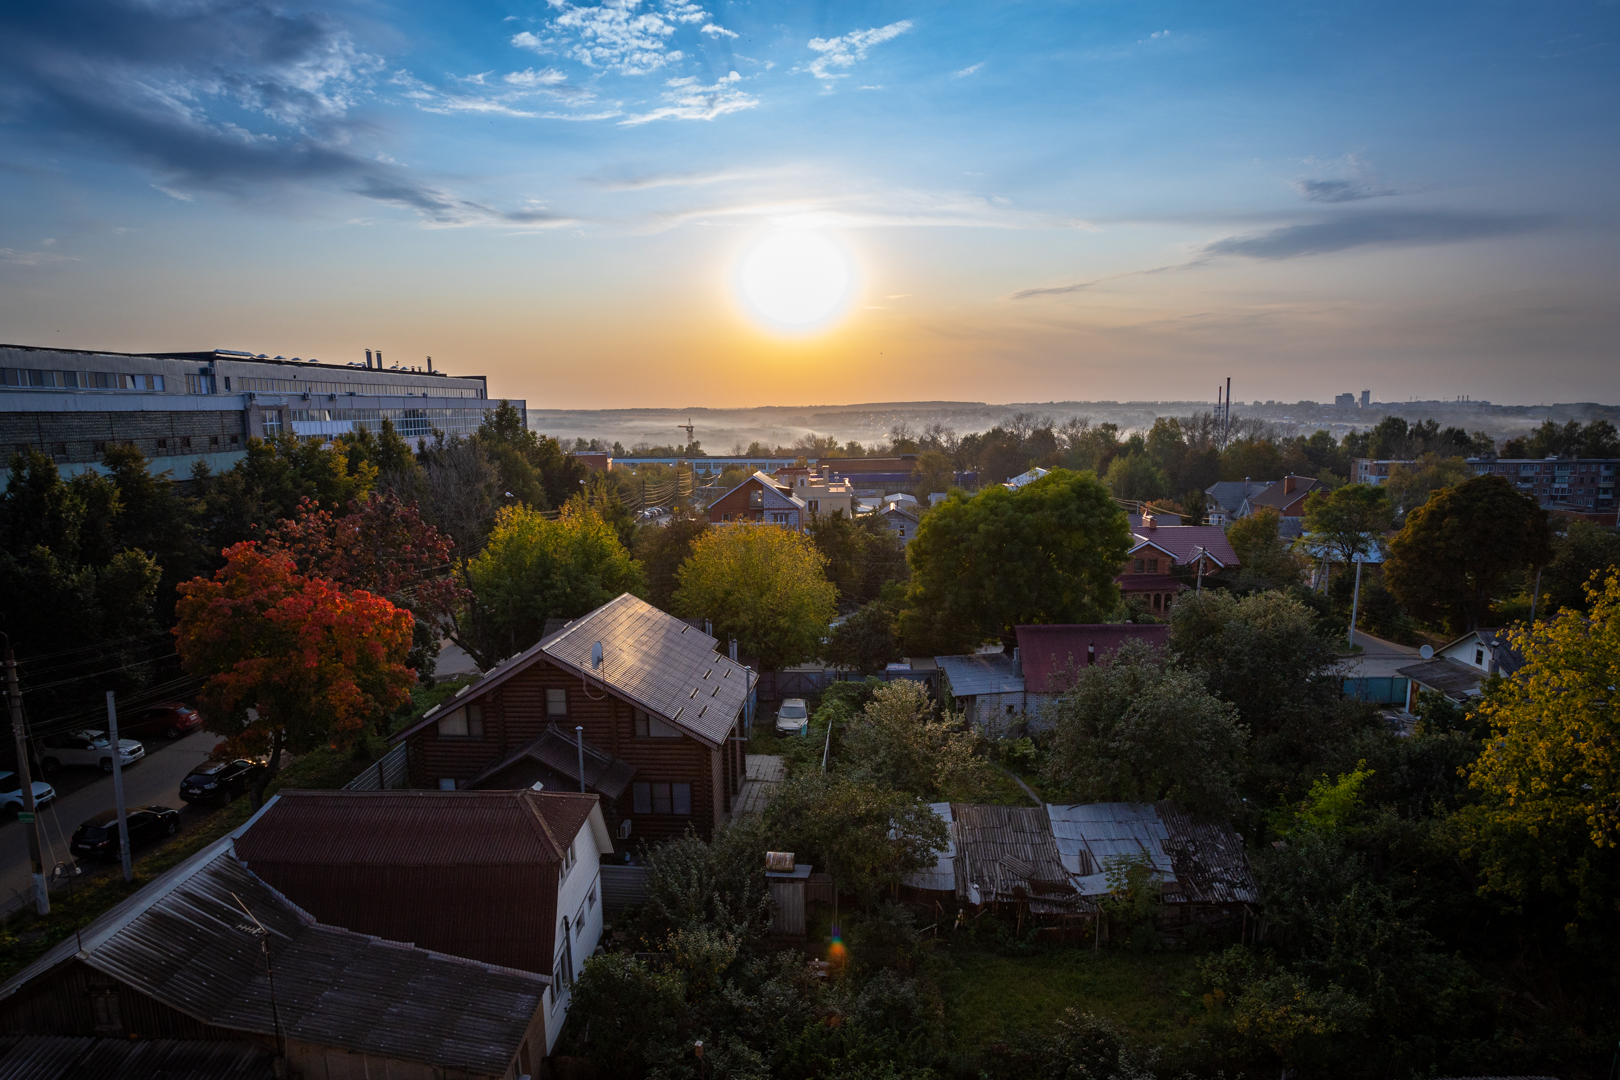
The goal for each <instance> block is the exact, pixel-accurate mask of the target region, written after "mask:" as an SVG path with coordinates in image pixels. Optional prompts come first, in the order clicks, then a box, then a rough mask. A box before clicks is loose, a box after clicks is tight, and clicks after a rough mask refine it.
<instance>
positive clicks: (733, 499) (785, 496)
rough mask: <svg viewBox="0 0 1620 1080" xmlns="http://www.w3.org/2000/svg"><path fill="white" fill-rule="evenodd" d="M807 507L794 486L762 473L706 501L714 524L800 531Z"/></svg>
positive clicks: (806, 515)
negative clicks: (775, 527) (778, 526)
mask: <svg viewBox="0 0 1620 1080" xmlns="http://www.w3.org/2000/svg"><path fill="white" fill-rule="evenodd" d="M809 517H810V506H809V504H808V503H807V502H806V501H805V500H804V499H801V498H800V497H799V496H797V495H795V494H794V493H793V489H792V488H790V487H788V486H787V485H786V484H782V483H778V482H777V481H776V480H774V479H772V478H771V477H770V476H768V475H766V474H765V473H762V472H756V473H755V474H754V475H753V476H750V477H749V478H748V479H746V480H744V481H743V482H742V483H740V484H738V485H737V486H736V487H734V488H732V489H731V490H730V491H728V492H726V493H725V494H724V495H722V496H720V497H719V498H718V499H716V500H714V502H712V503H710V504H709V520H710V521H711V522H713V523H714V524H716V525H729V524H733V523H736V522H744V523H746V522H754V523H757V524H761V525H780V526H782V527H783V528H787V529H793V530H796V531H797V530H802V529H803V528H804V526H805V523H806V522H807V521H808V520H809Z"/></svg>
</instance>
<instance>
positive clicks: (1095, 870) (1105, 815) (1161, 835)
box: [1046, 802, 1175, 896]
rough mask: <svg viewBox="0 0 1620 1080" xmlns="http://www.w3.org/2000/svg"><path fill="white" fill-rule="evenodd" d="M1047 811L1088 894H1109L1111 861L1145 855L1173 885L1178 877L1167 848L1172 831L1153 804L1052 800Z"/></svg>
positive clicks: (1062, 853) (1062, 852)
mask: <svg viewBox="0 0 1620 1080" xmlns="http://www.w3.org/2000/svg"><path fill="white" fill-rule="evenodd" d="M1046 813H1047V816H1048V818H1049V819H1050V821H1051V828H1052V836H1053V838H1054V841H1055V843H1056V845H1057V849H1058V854H1059V857H1060V858H1061V859H1062V861H1063V868H1064V869H1065V870H1067V871H1068V872H1069V873H1071V874H1073V875H1074V880H1075V885H1076V887H1077V888H1078V889H1079V891H1080V893H1081V894H1082V895H1084V896H1102V895H1105V894H1106V893H1107V892H1108V867H1109V864H1110V863H1112V862H1114V861H1115V860H1117V859H1121V858H1128V857H1134V856H1140V855H1146V856H1147V858H1148V861H1149V862H1150V863H1151V864H1152V866H1153V869H1154V870H1155V871H1157V872H1158V873H1160V874H1163V875H1164V876H1165V879H1166V887H1167V888H1168V886H1169V883H1170V882H1171V881H1173V879H1174V877H1175V867H1174V866H1173V865H1172V864H1171V861H1170V856H1169V855H1167V854H1166V853H1165V850H1164V842H1165V840H1167V839H1168V838H1169V835H1170V834H1169V831H1168V830H1166V829H1165V827H1164V822H1162V821H1160V820H1159V815H1158V813H1157V812H1155V810H1154V808H1153V805H1152V804H1151V803H1124V802H1109V803H1077V804H1072V805H1068V806H1062V805H1057V804H1053V803H1048V804H1047V806H1046Z"/></svg>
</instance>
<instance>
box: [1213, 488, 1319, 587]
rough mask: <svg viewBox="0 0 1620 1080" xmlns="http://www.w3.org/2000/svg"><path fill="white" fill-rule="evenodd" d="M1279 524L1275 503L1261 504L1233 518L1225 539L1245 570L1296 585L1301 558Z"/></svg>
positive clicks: (1275, 580)
mask: <svg viewBox="0 0 1620 1080" xmlns="http://www.w3.org/2000/svg"><path fill="white" fill-rule="evenodd" d="M1281 525H1282V515H1281V514H1279V513H1278V512H1277V509H1276V507H1272V506H1262V507H1261V508H1260V509H1259V510H1257V511H1255V512H1254V513H1252V514H1250V515H1249V516H1248V517H1242V518H1238V519H1237V520H1236V521H1234V522H1232V524H1231V525H1230V526H1228V528H1227V530H1226V539H1227V540H1228V541H1229V542H1230V543H1231V545H1232V550H1233V551H1234V552H1236V553H1237V557H1238V561H1239V562H1240V563H1241V564H1242V568H1243V571H1244V572H1245V573H1248V574H1252V575H1254V576H1255V577H1258V578H1260V579H1262V580H1263V581H1267V582H1270V583H1272V584H1274V585H1281V586H1287V585H1297V584H1298V583H1299V578H1300V573H1301V570H1302V567H1301V565H1300V558H1299V556H1298V555H1296V554H1294V552H1293V550H1292V549H1291V548H1290V547H1289V545H1288V542H1287V541H1285V540H1284V539H1283V538H1282V535H1281V532H1280V527H1281Z"/></svg>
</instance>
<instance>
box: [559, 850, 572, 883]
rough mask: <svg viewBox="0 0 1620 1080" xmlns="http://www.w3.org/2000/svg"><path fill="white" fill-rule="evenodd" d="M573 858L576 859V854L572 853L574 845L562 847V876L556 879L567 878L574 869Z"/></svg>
mask: <svg viewBox="0 0 1620 1080" xmlns="http://www.w3.org/2000/svg"><path fill="white" fill-rule="evenodd" d="M575 859H576V856H575V854H574V845H573V844H569V845H568V846H567V847H566V848H564V849H563V861H562V877H561V878H560V879H558V880H560V881H567V880H568V875H569V874H570V873H571V872H572V871H573V869H574V861H575Z"/></svg>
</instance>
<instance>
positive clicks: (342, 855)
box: [236, 789, 613, 1053]
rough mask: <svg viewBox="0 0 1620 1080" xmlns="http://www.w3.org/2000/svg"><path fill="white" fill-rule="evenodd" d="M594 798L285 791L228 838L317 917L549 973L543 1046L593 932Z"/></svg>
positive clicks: (605, 840)
mask: <svg viewBox="0 0 1620 1080" xmlns="http://www.w3.org/2000/svg"><path fill="white" fill-rule="evenodd" d="M612 853H613V841H612V839H611V838H610V837H609V834H608V828H607V824H606V822H605V821H604V820H603V817H602V810H601V806H600V805H599V801H598V797H597V796H596V795H581V794H579V793H577V792H552V791H533V790H523V791H294V790H290V789H288V790H283V791H282V792H281V793H280V794H278V795H277V796H276V798H275V799H273V800H272V801H271V802H270V803H269V804H268V805H267V806H266V807H265V809H264V811H263V812H262V813H261V814H259V815H258V816H257V817H256V818H255V819H254V821H253V822H252V823H251V824H250V826H249V827H248V828H247V829H246V830H244V831H243V832H242V833H241V835H239V836H238V837H237V839H236V854H237V857H238V858H240V859H241V860H242V863H243V865H244V866H246V867H247V868H248V869H249V870H251V871H252V872H253V873H254V874H255V875H257V876H258V877H259V878H260V879H262V880H263V881H264V882H265V883H266V884H268V885H270V886H271V887H272V888H274V889H275V890H276V891H277V892H279V893H281V894H282V895H283V896H285V897H287V898H288V899H289V900H291V901H292V902H293V903H295V904H297V905H298V906H299V907H301V908H302V909H304V910H305V911H307V912H309V913H310V914H311V915H313V916H314V917H315V918H316V919H319V920H320V921H321V922H323V923H327V924H330V925H333V926H342V927H345V928H347V929H349V930H353V931H356V932H358V933H362V934H372V935H375V936H377V937H380V938H384V939H387V940H389V941H408V942H411V943H412V944H414V945H416V946H418V947H420V948H424V949H431V950H433V951H434V952H436V953H444V954H447V955H450V956H459V957H463V958H465V959H468V960H476V961H479V962H480V963H485V964H498V965H500V966H501V967H503V968H513V969H516V970H518V971H529V972H533V973H535V974H537V975H545V976H549V977H550V979H551V983H550V987H549V989H548V991H547V993H546V1002H545V1005H546V1008H545V1046H546V1053H550V1052H551V1048H552V1047H553V1046H554V1045H555V1044H556V1042H557V1034H558V1032H560V1031H561V1030H562V1024H563V1020H564V1019H565V1018H566V1016H567V1011H568V1003H569V989H570V987H572V985H573V982H574V979H575V978H576V977H577V976H578V975H579V972H580V968H581V965H583V964H584V962H585V958H586V957H588V956H590V955H591V953H593V952H595V951H596V945H597V942H598V940H599V939H600V938H601V936H602V885H601V874H600V870H599V868H600V865H601V863H600V859H601V856H603V855H611V854H612Z"/></svg>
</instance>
